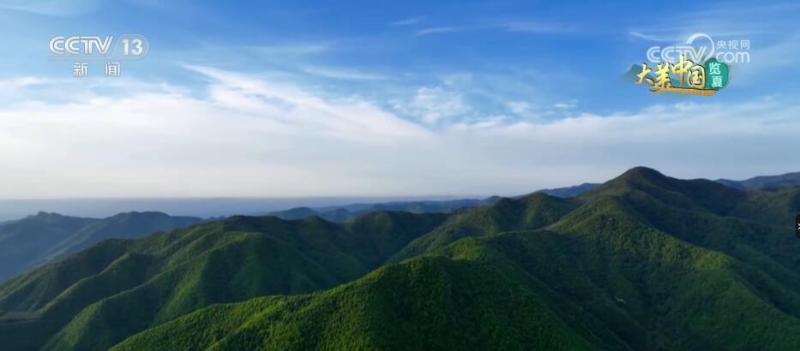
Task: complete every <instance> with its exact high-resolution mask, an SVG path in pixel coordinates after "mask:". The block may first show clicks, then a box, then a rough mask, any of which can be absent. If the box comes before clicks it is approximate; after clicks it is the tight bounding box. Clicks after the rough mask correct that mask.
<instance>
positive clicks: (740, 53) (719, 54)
mask: <svg viewBox="0 0 800 351" xmlns="http://www.w3.org/2000/svg"><path fill="white" fill-rule="evenodd" d="M681 56H683V57H685V58H687V59H689V60H692V61H693V62H705V61H706V60H708V59H710V58H716V59H717V61H720V62H724V63H727V64H731V63H750V41H749V40H720V41H714V39H713V38H711V36H710V35H708V34H706V33H694V34H692V35H691V36H689V38H688V39H686V42H685V43H684V44H683V45H670V46H664V47H662V46H651V47H650V48H649V49H647V59H648V60H649V61H650V62H653V63H662V62H669V63H677V62H678V61H680V57H681Z"/></svg>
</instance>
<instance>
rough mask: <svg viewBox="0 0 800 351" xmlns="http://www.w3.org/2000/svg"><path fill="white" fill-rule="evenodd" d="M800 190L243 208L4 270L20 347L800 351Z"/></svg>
mask: <svg viewBox="0 0 800 351" xmlns="http://www.w3.org/2000/svg"><path fill="white" fill-rule="evenodd" d="M798 210H800V187H794V186H789V187H781V188H774V187H770V188H768V189H765V190H749V191H743V190H740V189H736V188H732V187H729V186H725V185H722V184H721V183H719V182H714V181H709V180H680V179H675V178H671V177H668V176H665V175H663V174H661V173H659V172H658V171H656V170H653V169H648V168H642V167H638V168H634V169H631V170H629V171H627V172H625V173H624V174H622V175H620V176H619V177H617V178H615V179H613V180H610V181H608V182H606V183H604V184H602V185H599V186H597V187H594V188H593V189H591V190H589V191H587V192H585V193H583V194H581V195H579V196H576V197H571V198H559V197H554V196H551V195H548V194H546V193H542V192H537V193H533V194H531V195H527V196H523V197H518V198H501V199H496V201H493V202H492V203H490V204H485V205H482V206H479V207H474V208H465V209H459V210H456V211H453V212H451V213H407V212H392V211H385V212H384V211H379V212H371V213H367V214H364V215H361V216H358V217H356V218H354V219H351V220H349V221H346V222H344V223H335V222H330V221H327V220H324V219H322V218H319V217H316V216H313V217H308V218H304V219H298V220H284V219H280V218H277V217H274V216H262V217H246V216H234V217H230V218H226V219H224V220H220V221H213V222H208V223H200V224H195V225H193V226H191V227H188V228H184V229H176V230H172V231H168V232H162V233H157V234H153V235H149V236H146V237H143V238H140V239H133V240H125V239H113V240H106V241H103V242H101V243H99V244H97V245H95V246H92V247H90V248H89V249H86V250H84V251H81V252H78V253H76V254H73V255H70V256H68V257H67V258H65V259H63V260H59V261H57V262H54V263H49V264H46V265H44V266H41V267H39V268H37V269H35V270H33V271H31V272H29V273H26V274H24V275H21V276H19V277H17V278H14V279H12V280H11V281H9V282H7V283H5V284H3V285H0V345H4V347H6V348H8V349H12V350H40V349H41V350H105V349H109V348H111V349H113V350H145V349H169V350H202V349H208V350H275V349H280V350H310V349H311V350H313V349H318V350H322V349H325V350H361V349H363V350H367V349H386V350H388V349H391V350H417V349H428V350H461V349H464V350H471V349H503V350H534V349H542V350H685V349H703V350H797V349H800V259H798V257H800V256H798V253H800V240H797V239H796V237H795V236H794V231H793V225H794V223H793V218H794V216H795V214H796V213H797V211H798Z"/></svg>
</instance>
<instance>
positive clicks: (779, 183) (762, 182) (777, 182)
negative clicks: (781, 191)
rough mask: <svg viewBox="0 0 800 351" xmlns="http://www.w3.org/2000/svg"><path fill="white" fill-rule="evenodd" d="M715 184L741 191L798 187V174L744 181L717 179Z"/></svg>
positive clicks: (761, 177)
mask: <svg viewBox="0 0 800 351" xmlns="http://www.w3.org/2000/svg"><path fill="white" fill-rule="evenodd" d="M717 182H720V183H722V184H725V185H727V186H729V187H733V188H737V189H741V190H761V189H769V188H780V187H787V186H800V172H794V173H786V174H781V175H774V176H758V177H753V178H750V179H746V180H730V179H717Z"/></svg>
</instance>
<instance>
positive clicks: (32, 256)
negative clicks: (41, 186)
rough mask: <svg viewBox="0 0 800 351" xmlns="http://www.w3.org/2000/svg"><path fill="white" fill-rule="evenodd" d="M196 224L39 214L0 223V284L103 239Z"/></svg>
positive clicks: (155, 217) (156, 217)
mask: <svg viewBox="0 0 800 351" xmlns="http://www.w3.org/2000/svg"><path fill="white" fill-rule="evenodd" d="M199 221H200V219H199V218H192V217H172V216H168V215H166V214H163V213H158V212H130V213H121V214H118V215H116V216H112V217H108V218H104V219H94V218H78V217H69V216H62V215H59V214H55V213H45V212H41V213H39V214H37V215H34V216H29V217H26V218H23V219H21V220H17V221H10V222H6V223H0V282H3V281H5V280H7V279H8V278H11V277H13V276H15V275H17V274H20V273H22V272H24V271H27V270H30V269H31V268H33V267H36V266H38V265H41V264H43V263H46V262H49V261H52V260H54V259H56V258H59V257H62V256H64V255H67V254H70V253H75V252H78V251H80V250H83V249H86V248H88V247H89V246H92V245H94V244H97V243H98V242H100V241H103V240H106V239H111V238H136V237H141V236H144V235H146V234H151V233H154V232H157V231H162V230H171V229H176V228H182V227H187V226H189V225H192V224H195V223H198V222H199Z"/></svg>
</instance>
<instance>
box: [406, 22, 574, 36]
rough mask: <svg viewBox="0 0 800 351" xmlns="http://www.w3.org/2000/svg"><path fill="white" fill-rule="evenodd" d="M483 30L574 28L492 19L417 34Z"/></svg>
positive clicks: (529, 30) (432, 28)
mask: <svg viewBox="0 0 800 351" xmlns="http://www.w3.org/2000/svg"><path fill="white" fill-rule="evenodd" d="M481 30H494V31H503V32H518V33H565V32H570V31H572V30H573V28H572V27H571V26H568V25H566V24H563V23H555V22H553V23H550V22H544V21H536V20H492V21H483V22H480V23H471V24H464V25H458V26H455V25H454V26H438V27H429V28H424V29H421V30H418V31H417V32H416V34H417V35H418V36H420V35H430V34H445V33H456V32H464V31H481Z"/></svg>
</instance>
